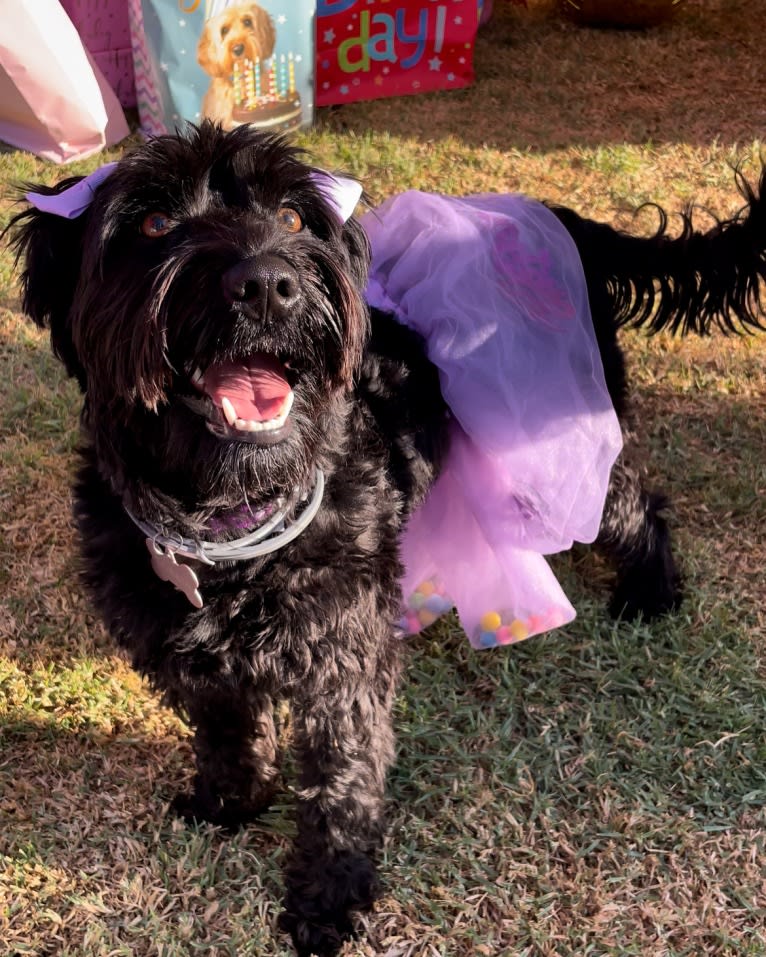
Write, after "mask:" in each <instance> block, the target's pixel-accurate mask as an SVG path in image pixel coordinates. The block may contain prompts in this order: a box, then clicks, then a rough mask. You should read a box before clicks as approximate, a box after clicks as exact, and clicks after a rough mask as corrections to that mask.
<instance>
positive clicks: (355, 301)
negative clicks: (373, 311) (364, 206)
mask: <svg viewBox="0 0 766 957" xmlns="http://www.w3.org/2000/svg"><path fill="white" fill-rule="evenodd" d="M343 243H344V245H345V247H346V250H347V252H348V266H347V268H346V273H347V274H348V278H349V279H350V280H351V283H352V284H353V286H354V291H353V293H352V292H351V290H350V289H346V290H344V299H345V315H346V350H345V357H344V362H343V366H342V368H341V370H340V375H341V379H342V381H343V382H344V383H345V384H346V386H348V387H351V386H352V385H353V382H354V380H355V378H356V375H357V372H358V371H359V367H360V366H361V362H362V354H363V352H364V347H365V344H366V342H367V338H368V336H369V332H370V319H369V312H368V310H367V305H366V303H365V299H364V290H365V287H366V286H367V274H368V272H369V269H370V243H369V240H368V239H367V233H366V232H365V231H364V229H362V227H361V226H360V225H359V223H358V222H357V221H356V219H354V217H353V216H352V217H351V218H350V219H348V220H347V221H346V223H345V224H344V226H343Z"/></svg>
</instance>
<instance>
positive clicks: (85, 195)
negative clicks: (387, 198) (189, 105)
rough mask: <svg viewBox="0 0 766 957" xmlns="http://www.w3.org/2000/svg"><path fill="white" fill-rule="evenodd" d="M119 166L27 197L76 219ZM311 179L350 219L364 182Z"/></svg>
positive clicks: (321, 175) (42, 207)
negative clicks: (49, 192)
mask: <svg viewBox="0 0 766 957" xmlns="http://www.w3.org/2000/svg"><path fill="white" fill-rule="evenodd" d="M116 166H117V163H106V164H105V165H104V166H100V167H99V168H98V169H97V170H95V171H94V172H93V173H91V174H90V175H88V176H86V177H85V179H81V180H80V181H79V183H75V184H74V186H69V187H68V188H67V189H64V190H62V191H61V192H60V193H55V194H54V195H52V196H46V195H44V194H43V193H27V194H26V199H27V201H28V202H29V203H31V204H32V206H34V207H35V209H39V210H40V211H41V212H43V213H52V214H53V215H54V216H63V217H64V218H65V219H75V218H76V217H77V216H80V215H82V213H84V212H85V210H86V209H87V208H88V206H90V204H91V203H92V202H93V197H94V196H95V191H96V188H97V187H98V186H100V185H101V183H103V182H104V180H105V179H107V178H108V177H109V176H110V175H111V173H112V171H113V170H114V168H115V167H116ZM311 179H312V181H313V182H314V184H315V185H316V186H317V187H318V189H319V190H320V192H321V193H322V195H323V196H324V198H325V199H326V200H327V201H328V202H329V203H330V205H331V206H332V207H333V209H334V210H335V212H336V213H337V215H338V218H339V219H340V221H341V222H343V223H345V222H346V221H347V220H348V219H350V218H351V215H352V213H353V212H354V209H355V208H356V204H357V203H358V202H359V200H360V198H361V195H362V185H361V183H357V181H356V180H353V179H348V178H347V177H345V176H336V175H335V174H333V173H326V172H324V171H319V172H316V173H312V174H311Z"/></svg>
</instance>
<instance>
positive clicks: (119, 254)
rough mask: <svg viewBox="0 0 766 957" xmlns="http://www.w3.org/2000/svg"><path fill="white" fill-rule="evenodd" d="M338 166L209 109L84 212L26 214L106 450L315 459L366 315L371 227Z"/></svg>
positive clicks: (39, 289) (30, 309)
mask: <svg viewBox="0 0 766 957" xmlns="http://www.w3.org/2000/svg"><path fill="white" fill-rule="evenodd" d="M326 180H327V176H326V174H322V173H320V172H319V171H317V170H313V169H312V168H311V167H309V166H308V165H306V164H305V163H304V162H303V161H302V160H301V158H300V155H299V153H298V151H296V150H295V149H293V148H291V147H288V146H287V145H286V144H285V143H284V142H283V141H281V140H280V139H278V138H275V137H273V136H270V135H268V134H264V133H262V132H259V131H255V130H253V129H251V128H247V127H241V128H239V129H237V130H234V131H232V132H229V133H224V132H223V131H222V130H221V129H220V128H219V127H216V126H214V125H213V124H210V123H203V124H202V125H201V126H200V127H199V128H196V127H191V128H190V129H189V131H188V132H186V133H185V134H179V135H176V136H165V137H159V138H157V139H155V140H152V141H150V142H149V143H147V144H146V145H144V146H142V147H140V148H139V149H137V150H136V151H135V152H134V153H131V154H130V155H128V156H127V157H125V158H124V159H123V160H121V161H120V162H119V163H118V164H117V165H116V166H115V168H114V169H113V170H112V171H111V172H110V173H109V175H108V176H106V177H105V179H104V180H103V182H102V183H101V184H100V185H99V186H98V187H97V188H96V190H95V195H94V196H93V201H92V202H91V203H90V205H88V206H87V208H86V209H85V211H84V212H83V213H82V214H81V215H79V216H77V217H75V218H72V219H64V218H62V217H60V216H57V215H53V214H51V213H49V212H42V211H41V210H40V209H37V208H33V209H29V210H27V211H25V212H23V213H20V214H19V215H18V216H16V218H15V220H14V223H13V227H14V228H15V230H16V234H15V235H16V244H17V248H18V251H19V253H20V254H21V255H22V256H23V258H24V260H25V266H24V272H23V276H22V282H23V305H24V309H25V311H26V312H27V313H28V314H29V315H30V316H31V318H32V319H33V320H34V321H35V322H37V323H38V324H39V325H42V326H49V327H50V330H51V340H52V345H53V349H54V351H55V352H56V353H57V355H58V356H59V357H60V358H61V359H62V360H63V362H64V363H65V364H66V367H67V369H68V371H69V373H70V374H71V375H74V376H76V377H77V379H78V380H79V382H80V385H81V387H82V388H83V390H84V391H85V393H86V410H87V420H88V424H89V425H90V427H91V430H92V431H94V432H95V433H96V435H97V438H99V437H100V440H101V442H102V445H103V446H104V447H105V448H109V449H111V450H112V452H114V453H115V454H117V453H120V454H121V455H122V457H123V459H124V458H125V457H126V456H128V455H136V454H139V453H140V454H142V455H146V454H151V452H152V450H154V451H155V453H156V454H157V455H159V454H162V455H164V456H165V458H166V459H167V458H168V456H172V455H173V454H174V453H173V451H172V449H173V448H176V453H175V455H176V458H177V459H178V462H177V467H178V468H181V467H184V463H187V464H188V462H189V461H190V459H191V457H193V456H194V454H195V453H196V457H197V458H199V457H202V458H205V459H206V460H207V463H208V468H209V469H210V470H211V471H214V470H215V469H216V468H220V465H221V462H222V461H223V460H224V459H225V460H226V462H227V463H228V466H227V467H228V468H231V467H232V466H233V465H234V466H235V465H236V456H238V455H239V456H240V457H246V458H247V461H248V462H249V464H250V467H251V469H252V470H255V471H257V470H258V469H263V468H266V469H267V470H271V471H272V473H274V470H275V469H276V471H277V472H279V471H280V467H281V470H282V471H284V470H285V469H287V472H288V474H289V473H291V472H294V471H295V469H296V468H298V467H300V465H301V464H303V465H305V464H306V460H307V458H308V457H310V456H311V455H312V454H313V453H314V452H315V451H316V448H317V447H318V445H319V443H320V441H321V435H320V433H321V428H322V426H321V423H322V422H323V421H324V418H326V417H327V416H329V415H330V414H331V410H332V409H334V408H335V407H336V406H337V404H338V402H339V401H342V396H343V394H344V393H345V391H346V390H347V389H348V388H349V387H350V386H351V385H352V384H353V381H354V377H355V374H356V372H357V370H358V366H359V363H360V361H361V356H362V350H363V347H364V343H365V338H366V335H367V328H368V318H367V310H366V306H365V303H364V300H363V288H364V283H365V279H366V271H367V265H368V258H369V250H368V245H367V241H366V237H365V235H364V232H363V231H362V229H361V227H360V226H359V225H358V224H357V223H355V222H354V221H353V220H349V221H347V222H343V219H342V217H341V216H340V215H339V213H338V209H337V207H336V205H335V204H334V202H333V198H332V195H331V194H328V192H327V189H326V187H324V186H323V183H324V182H325V181H326ZM73 182H75V180H71V179H70V180H66V181H64V183H62V184H60V185H59V186H58V187H55V188H53V189H48V190H46V189H40V193H53V194H55V193H57V192H62V191H63V190H64V189H66V188H67V186H71V184H72V183H73ZM126 443H131V448H132V450H133V451H132V452H128V451H126V450H125V449H126V448H127V446H126ZM233 457H234V458H233ZM235 471H236V469H235ZM261 477H263V476H261Z"/></svg>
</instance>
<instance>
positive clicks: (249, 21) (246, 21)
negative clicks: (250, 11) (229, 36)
mask: <svg viewBox="0 0 766 957" xmlns="http://www.w3.org/2000/svg"><path fill="white" fill-rule="evenodd" d="M252 25H253V20H252V17H245V18H244V20H243V21H242V26H243V27H247V29H248V30H249V29H250V28H251V27H252Z"/></svg>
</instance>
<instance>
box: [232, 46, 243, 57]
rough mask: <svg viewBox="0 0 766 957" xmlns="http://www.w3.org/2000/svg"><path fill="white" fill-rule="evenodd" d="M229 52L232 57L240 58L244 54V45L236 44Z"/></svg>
mask: <svg viewBox="0 0 766 957" xmlns="http://www.w3.org/2000/svg"><path fill="white" fill-rule="evenodd" d="M231 52H232V53H233V54H234V56H242V54H243V53H244V52H245V44H244V43H237V44H236V46H233V47H232V48H231Z"/></svg>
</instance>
